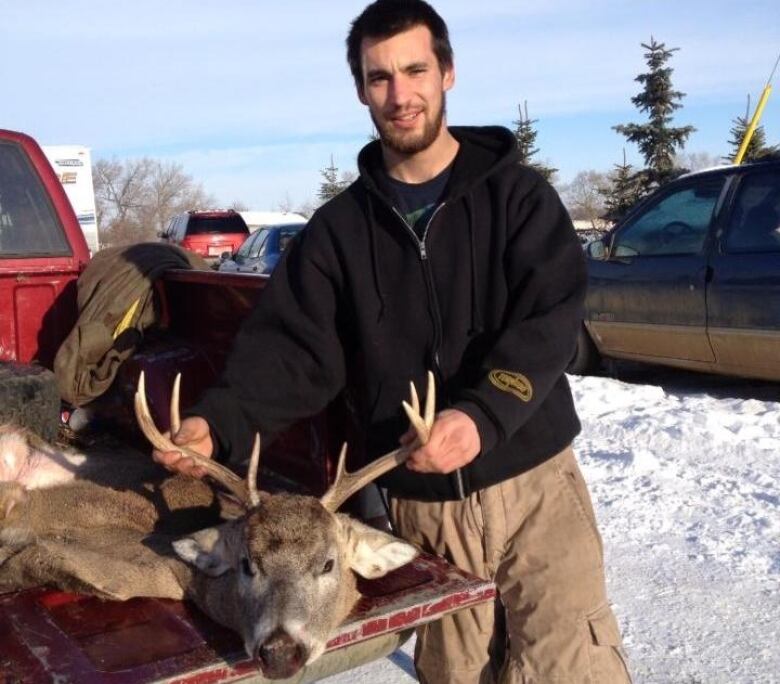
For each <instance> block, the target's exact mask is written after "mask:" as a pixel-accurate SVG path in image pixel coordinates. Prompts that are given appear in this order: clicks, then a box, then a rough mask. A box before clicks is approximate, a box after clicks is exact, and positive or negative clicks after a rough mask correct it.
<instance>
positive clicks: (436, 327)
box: [392, 202, 466, 501]
mask: <svg viewBox="0 0 780 684" xmlns="http://www.w3.org/2000/svg"><path fill="white" fill-rule="evenodd" d="M445 204H446V202H442V203H441V204H439V205H438V206H437V207H436V208H435V209H434V210H433V213H432V214H431V216H430V218H429V219H428V222H427V223H426V224H425V230H424V231H423V236H422V240H421V239H420V238H419V237H417V233H415V232H414V229H413V228H412V227H411V226H410V225H409V223H408V222H407V220H406V219H405V218H404V217H403V215H402V214H401V212H399V211H398V209H396V208H395V207H392V209H393V213H394V214H395V215H396V216H397V217H398V218H399V219H400V220H401V223H402V224H403V225H404V227H405V228H406V230H407V231H408V232H409V235H411V237H412V239H413V240H414V241H415V243H416V244H417V248H418V250H419V252H420V261H421V262H422V267H423V273H424V274H425V283H426V285H427V287H428V297H429V299H430V302H431V309H432V310H433V366H434V367H433V372H434V375H435V376H436V377H437V379H438V384H439V385H440V386H441V385H443V384H444V382H443V378H444V374H443V373H442V370H441V361H440V357H439V348H440V347H441V343H442V334H443V331H442V327H443V326H442V322H441V313H440V312H439V301H438V299H437V297H436V288H435V287H434V282H433V273H432V272H431V267H430V265H429V261H428V248H427V247H426V245H425V240H426V238H427V237H428V231H429V230H430V227H431V224H432V223H433V219H435V218H436V215H437V214H438V213H439V211H441V209H442V208H443V207H444V205H445ZM454 474H455V488H456V491H457V495H458V499H460V500H461V501H462V500H463V499H465V498H466V490H465V487H464V486H463V474H462V472H461V469H460V468H458V469H457V470H456V471H455V473H454Z"/></svg>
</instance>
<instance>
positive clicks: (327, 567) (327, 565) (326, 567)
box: [322, 558, 333, 575]
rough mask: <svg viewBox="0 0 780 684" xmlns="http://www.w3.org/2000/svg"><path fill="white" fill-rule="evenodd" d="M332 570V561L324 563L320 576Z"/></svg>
mask: <svg viewBox="0 0 780 684" xmlns="http://www.w3.org/2000/svg"><path fill="white" fill-rule="evenodd" d="M332 570H333V559H332V558H331V559H330V560H327V561H325V565H323V566H322V574H323V575H327V574H328V573H329V572H331V571H332Z"/></svg>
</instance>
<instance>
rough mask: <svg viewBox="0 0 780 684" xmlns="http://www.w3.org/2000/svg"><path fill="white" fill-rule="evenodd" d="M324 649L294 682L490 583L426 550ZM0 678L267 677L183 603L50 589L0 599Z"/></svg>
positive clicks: (376, 645) (467, 601)
mask: <svg viewBox="0 0 780 684" xmlns="http://www.w3.org/2000/svg"><path fill="white" fill-rule="evenodd" d="M360 588H361V593H362V594H363V598H362V599H361V600H360V602H359V603H358V605H357V606H356V608H355V610H354V611H353V612H352V614H351V615H350V616H349V617H348V618H347V620H346V621H345V622H344V624H343V625H342V626H341V627H340V628H339V629H338V631H337V632H336V633H335V634H334V635H333V637H332V638H331V639H330V641H329V642H328V646H327V651H326V653H325V655H323V656H322V657H321V658H320V659H319V660H318V661H316V662H315V663H314V664H313V665H312V666H311V667H308V668H305V669H304V671H303V672H302V673H300V674H299V675H298V676H296V677H295V678H294V679H292V680H286V681H291V682H292V681H294V682H307V681H314V680H316V679H319V678H321V677H325V676H328V675H330V674H334V673H336V672H341V671H344V670H346V669H349V668H351V667H355V666H358V665H360V664H362V663H364V662H368V661H370V660H373V659H375V658H378V657H382V656H384V655H387V654H388V653H391V652H392V651H393V650H395V648H397V647H398V645H399V644H400V643H402V641H403V640H404V639H405V638H406V637H407V636H409V634H410V630H411V629H412V628H413V627H416V626H417V625H421V624H424V623H426V622H430V621H432V620H436V619H438V618H440V617H441V616H443V615H446V614H447V613H451V612H453V611H455V610H459V609H461V608H465V607H468V606H471V605H476V604H478V603H483V602H486V601H492V600H493V599H494V597H495V587H494V586H493V584H492V583H491V582H488V581H486V580H482V579H480V578H477V577H474V576H472V575H469V574H467V573H465V572H462V571H461V570H458V569H457V568H454V567H453V566H452V565H450V564H448V563H447V562H445V561H443V560H442V559H440V558H436V557H434V556H429V555H424V556H421V557H420V558H418V559H416V560H415V561H413V562H412V563H409V564H408V565H406V566H404V567H403V568H400V569H399V570H397V571H395V572H393V573H391V574H389V575H387V576H386V577H384V578H382V579H379V580H371V581H361V584H360ZM0 634H2V635H3V637H2V640H0V682H3V684H11V683H12V682H13V683H14V684H38V683H40V682H57V683H58V684H140V683H142V682H177V683H181V684H184V683H185V682H188V683H192V684H212V683H216V682H234V681H255V682H263V681H266V680H265V679H264V678H263V677H262V675H261V674H260V673H259V670H258V669H257V667H256V666H255V665H254V663H253V662H252V661H250V660H248V659H247V657H246V654H245V652H244V649H243V646H242V644H241V642H240V639H239V638H238V637H237V636H236V635H235V634H234V633H233V632H230V631H228V630H226V629H225V628H223V627H221V626H219V625H217V624H216V623H214V622H212V621H211V620H209V619H208V618H207V617H206V616H204V615H203V614H202V613H200V612H199V611H198V610H197V608H195V607H194V606H192V605H190V604H188V603H187V602H179V601H169V600H160V599H133V600H130V601H125V602H115V601H101V600H99V599H96V598H92V597H85V596H79V595H75V594H66V593H62V592H58V591H51V590H47V589H33V590H29V591H23V592H16V593H10V594H5V595H0Z"/></svg>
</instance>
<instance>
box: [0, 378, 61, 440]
mask: <svg viewBox="0 0 780 684" xmlns="http://www.w3.org/2000/svg"><path fill="white" fill-rule="evenodd" d="M5 423H12V424H14V425H19V426H21V427H25V428H27V429H29V430H31V431H32V432H34V433H35V434H36V435H38V436H40V437H42V438H43V439H45V440H47V441H52V440H54V439H55V438H56V437H57V431H58V429H59V423H60V393H59V391H58V390H57V382H56V380H55V378H54V373H52V372H51V371H50V370H48V369H46V368H43V367H42V366H33V365H26V364H21V363H0V424H5Z"/></svg>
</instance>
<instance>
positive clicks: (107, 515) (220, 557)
mask: <svg viewBox="0 0 780 684" xmlns="http://www.w3.org/2000/svg"><path fill="white" fill-rule="evenodd" d="M178 396H179V391H178V379H177V382H176V383H175V384H174V390H173V392H172V400H171V427H172V430H173V431H174V432H175V431H176V430H177V429H178V424H179V409H178V401H179V400H178ZM403 405H404V410H405V411H406V412H407V415H408V416H409V419H410V421H411V422H412V425H413V426H414V427H415V430H416V432H417V435H418V437H417V438H418V440H419V442H420V443H424V442H426V441H427V439H428V432H429V430H430V427H431V425H432V424H433V419H434V406H435V398H434V384H433V378H432V375H430V374H429V386H428V392H427V397H426V405H425V410H424V414H423V415H421V414H420V406H419V400H418V398H417V394H416V391H415V389H414V386H413V385H412V389H411V403H410V404H407V403H406V402H403ZM135 411H136V417H137V419H138V423H139V425H140V427H141V429H142V431H143V433H144V434H145V435H146V437H147V438H148V439H149V441H150V442H151V443H152V444H153V445H154V446H155V447H156V448H158V449H162V450H165V451H170V450H179V451H182V452H183V453H185V454H186V455H187V456H189V457H191V458H192V459H193V460H194V461H195V462H196V463H198V464H199V465H201V466H202V467H203V468H204V469H205V470H206V472H207V474H208V477H209V478H211V479H212V480H214V481H215V482H216V483H218V484H219V485H221V486H222V487H223V488H224V489H226V490H227V491H228V492H229V493H230V495H231V496H232V498H233V499H234V500H235V501H237V502H238V503H239V504H240V507H241V509H242V512H241V513H240V515H238V517H235V518H233V519H230V520H227V521H226V522H222V523H220V524H218V525H214V526H211V527H206V528H205V529H200V530H199V531H197V532H194V533H192V534H188V535H187V536H184V537H180V538H177V539H175V540H174V541H172V547H173V550H174V551H175V554H176V556H177V557H178V558H179V559H180V560H179V561H176V560H175V559H166V560H167V561H168V562H170V563H173V564H174V566H175V567H174V568H173V573H174V574H175V577H176V581H177V583H178V586H179V587H180V589H181V592H182V595H183V596H185V597H188V598H189V599H191V600H192V601H193V602H194V603H196V604H197V605H198V606H199V607H200V608H201V609H202V610H203V611H204V612H205V613H206V614H207V615H209V616H210V617H212V618H213V619H214V620H216V621H217V622H219V623H221V624H223V625H225V626H226V627H228V628H230V629H233V630H234V631H236V632H238V633H239V634H240V635H241V637H242V639H243V642H244V647H245V649H246V652H247V654H248V655H249V657H251V658H254V659H256V661H257V662H258V664H259V666H260V668H261V670H262V672H263V675H264V676H265V677H268V678H271V679H278V678H287V677H291V676H293V675H294V674H295V673H296V672H298V671H299V670H300V669H301V668H302V667H303V666H304V665H306V664H307V663H311V662H312V661H314V660H315V659H316V658H318V657H319V656H320V655H321V654H322V652H323V651H324V649H325V645H326V642H327V639H328V637H329V635H330V634H331V632H332V631H333V629H334V628H335V627H337V626H338V624H339V623H341V622H342V621H343V620H344V618H345V617H346V616H347V615H348V614H349V612H350V611H351V610H352V608H353V606H354V605H355V603H356V601H357V600H358V598H359V593H358V591H357V588H356V578H355V573H357V574H358V575H361V576H362V577H365V578H369V579H370V578H377V577H382V576H383V575H385V574H386V573H388V572H389V571H391V570H394V569H396V568H398V567H400V566H402V565H404V564H406V563H407V562H409V561H410V560H412V559H413V558H414V557H415V556H416V555H417V550H416V549H415V548H414V547H413V546H411V545H409V544H407V543H406V542H403V541H401V540H399V539H397V538H395V537H393V536H391V535H389V534H386V533H384V532H380V531H378V530H375V529H373V528H370V527H368V526H367V525H364V524H362V523H360V522H358V521H356V520H353V519H351V518H349V517H348V516H346V515H344V514H340V513H337V510H338V508H339V507H340V506H341V505H342V504H343V503H344V502H345V501H346V499H347V498H349V497H350V496H351V495H352V494H354V493H355V492H357V491H358V490H359V489H360V488H361V487H363V486H365V485H366V484H368V483H370V482H371V481H373V480H374V479H376V478H377V477H379V476H380V475H382V474H384V473H385V472H387V471H389V470H390V469H392V468H394V467H396V466H397V465H399V464H401V463H403V462H404V461H405V460H406V458H407V456H408V455H409V453H410V452H411V450H412V449H413V448H414V445H412V446H411V447H405V448H399V449H396V450H394V451H392V452H390V453H388V454H386V455H385V456H383V457H381V458H379V459H378V460H376V461H374V462H372V463H370V464H369V465H367V466H366V467H364V468H362V469H361V470H359V471H357V472H355V473H348V472H347V471H346V467H345V459H346V446H345V447H344V448H342V451H341V455H340V458H339V462H338V466H337V473H336V479H335V482H334V484H333V486H332V487H331V488H330V489H329V490H328V491H327V492H326V493H325V494H324V495H323V496H322V497H321V498H320V499H319V500H317V499H316V498H313V497H307V496H300V495H293V494H269V493H266V492H261V491H258V488H257V471H258V465H259V456H260V439H259V436H258V437H257V438H256V440H255V444H254V447H253V449H252V454H251V457H250V465H249V472H248V475H247V479H246V480H245V481H244V480H242V479H241V478H239V477H238V476H237V475H236V474H235V473H233V472H232V471H230V470H228V469H227V468H225V467H224V466H222V465H221V464H219V463H217V462H215V461H213V460H212V459H208V458H204V457H203V456H200V455H199V454H197V453H195V452H192V451H190V450H186V449H183V448H182V447H179V446H176V445H174V444H173V442H172V441H171V440H170V439H169V438H168V437H166V436H165V435H163V434H162V433H161V432H160V431H159V430H158V429H157V427H156V426H155V424H154V422H153V420H152V418H151V416H150V412H149V408H148V405H147V402H146V396H145V388H144V379H143V375H142V376H141V377H140V379H139V386H138V392H137V393H136V397H135ZM175 480H176V481H181V478H180V477H179V478H175ZM188 481H189V482H190V483H191V484H193V485H194V486H195V489H196V490H197V491H200V492H201V493H200V494H199V496H201V497H205V498H204V500H203V502H202V503H204V504H205V505H208V496H207V493H204V492H203V489H204V485H203V483H202V482H199V481H196V480H188ZM89 485H92V483H78V482H72V483H69V484H68V483H66V484H63V485H60V486H55V487H52V488H51V489H48V490H45V494H44V490H33V491H28V490H25V489H24V488H22V487H20V486H19V485H18V484H16V483H10V484H8V485H7V487H6V489H5V491H4V492H3V490H2V489H0V580H1V579H2V574H3V564H4V558H3V554H2V547H3V544H4V543H6V544H8V539H9V536H10V535H9V530H15V531H16V532H17V533H18V530H20V529H23V528H24V527H25V517H28V518H33V517H35V511H36V505H37V506H38V508H44V509H45V508H46V505H45V504H46V503H50V502H51V501H59V502H60V503H59V504H57V505H62V506H65V504H66V502H70V506H71V509H72V508H74V503H73V499H74V497H76V498H77V499H78V500H79V502H80V503H81V504H83V505H81V506H80V507H79V506H78V505H77V506H76V508H79V510H80V511H81V515H80V517H79V516H76V518H77V519H75V520H74V519H71V520H67V518H68V517H69V516H67V515H66V516H62V518H61V519H60V520H58V521H56V522H51V521H47V522H46V525H48V526H49V527H51V526H52V525H54V527H57V528H58V529H60V528H62V527H67V528H68V529H69V530H72V529H73V527H74V526H81V528H82V529H83V530H87V532H85V534H89V530H90V529H92V528H93V527H96V526H99V525H104V524H107V522H108V521H109V520H112V521H113V525H114V526H116V527H122V528H123V529H124V526H127V527H129V528H133V529H135V528H137V529H138V530H139V531H146V532H147V533H148V532H151V531H152V530H157V529H158V528H159V525H160V522H161V521H160V514H159V511H158V507H155V506H153V505H151V503H150V502H149V501H148V500H147V499H146V498H144V497H143V496H141V497H138V496H137V495H136V494H135V493H132V492H117V491H115V490H113V489H108V488H106V487H98V486H94V485H93V486H92V487H89ZM79 486H81V487H82V488H83V489H81V490H79V489H78V487H79ZM198 487H200V489H198ZM174 489H175V488H174ZM206 489H207V488H206ZM36 495H37V496H36ZM188 497H190V495H188V496H187V497H184V498H188ZM175 498H176V497H175V496H173V497H172V496H168V499H167V500H166V505H167V506H168V507H169V508H175V506H174V505H173V503H172V501H171V499H175ZM190 498H191V497H190ZM42 499H45V500H42ZM104 508H107V509H108V510H107V511H104V510H103V509H104ZM97 519H100V520H99V521H98V520H97ZM28 522H29V521H28ZM29 527H30V528H31V533H32V534H33V535H34V534H36V533H37V531H36V530H35V529H32V528H34V527H35V526H34V525H29ZM101 529H102V528H101ZM143 543H144V544H145V545H147V546H148V538H145V539H144V540H143ZM39 555H40V554H39ZM13 560H14V561H15V562H17V565H19V564H20V563H22V561H24V558H21V560H20V556H19V554H17V556H14V558H13ZM38 560H39V559H38V557H37V556H34V555H32V556H31V559H29V561H28V563H34V562H36V561H38ZM181 561H184V563H182V562H181ZM24 569H26V566H24ZM114 579H115V578H114ZM114 583H115V584H116V582H114ZM64 588H66V589H72V588H73V587H69V586H66V587H64ZM150 593H151V595H160V593H152V592H150ZM135 595H145V594H144V593H143V589H142V592H141V593H136V594H135ZM125 597H127V598H129V596H125ZM171 597H172V598H181V596H177V595H174V593H173V592H172V594H171Z"/></svg>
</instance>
